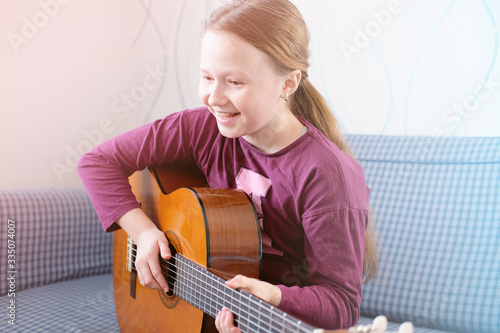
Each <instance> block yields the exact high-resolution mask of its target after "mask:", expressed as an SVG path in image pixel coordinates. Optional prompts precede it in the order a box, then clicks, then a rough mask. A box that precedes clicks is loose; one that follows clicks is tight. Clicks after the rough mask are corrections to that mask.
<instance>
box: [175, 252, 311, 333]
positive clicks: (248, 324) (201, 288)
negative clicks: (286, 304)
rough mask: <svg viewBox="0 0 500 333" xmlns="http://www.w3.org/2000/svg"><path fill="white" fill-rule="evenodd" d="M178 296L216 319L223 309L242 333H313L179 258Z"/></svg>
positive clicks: (270, 306) (282, 313)
mask: <svg viewBox="0 0 500 333" xmlns="http://www.w3.org/2000/svg"><path fill="white" fill-rule="evenodd" d="M176 265H177V282H175V293H176V295H177V296H178V297H180V298H182V299H183V300H185V301H186V302H188V303H190V304H191V305H193V306H195V307H197V308H198V309H201V310H203V312H205V313H207V314H209V315H210V316H212V317H215V316H216V315H217V313H218V312H219V311H220V310H221V309H222V307H226V308H228V309H229V310H230V311H231V312H233V313H234V315H235V322H236V325H237V326H238V327H239V328H240V330H241V331H242V332H245V333H248V332H255V333H264V332H266V333H267V332H269V333H285V332H286V333H288V332H295V333H312V332H314V328H313V327H311V326H309V325H306V324H304V323H302V322H301V321H299V320H296V319H295V318H293V317H291V316H289V315H287V314H286V313H285V312H283V311H281V310H279V309H278V308H276V307H274V306H272V305H270V304H268V303H266V302H264V301H262V300H261V299H259V298H257V297H255V296H253V295H251V294H249V293H247V292H245V291H242V290H233V289H231V288H229V287H228V286H226V284H225V281H224V280H223V279H221V278H220V277H218V276H216V275H215V274H213V273H211V272H209V271H207V270H205V269H204V268H203V267H200V266H199V265H197V264H195V263H192V262H191V261H189V260H188V259H186V258H184V257H182V256H181V255H178V254H177V255H176Z"/></svg>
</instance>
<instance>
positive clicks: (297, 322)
mask: <svg viewBox="0 0 500 333" xmlns="http://www.w3.org/2000/svg"><path fill="white" fill-rule="evenodd" d="M181 258H184V257H182V256H181ZM186 261H187V259H186ZM181 263H182V261H181ZM172 266H174V267H175V265H172ZM162 267H163V268H167V269H169V268H168V267H166V266H163V265H162ZM177 268H178V269H180V267H177ZM169 270H170V271H172V272H173V273H175V271H173V270H171V269H169ZM179 271H180V272H184V273H187V274H188V275H190V276H191V277H192V278H194V279H196V280H200V281H201V279H200V278H199V277H197V276H195V275H193V274H191V273H190V272H189V271H186V270H183V269H180V270H179ZM199 272H200V273H202V274H203V275H205V276H207V277H208V278H211V277H210V276H209V275H207V274H206V273H205V272H204V271H199ZM170 279H172V277H170ZM211 279H213V278H211ZM215 281H216V282H217V283H218V284H220V285H222V286H224V287H227V286H226V285H225V283H224V281H223V280H222V279H221V281H222V282H221V281H217V280H215ZM175 282H178V283H180V284H182V285H185V286H188V285H187V284H186V283H183V282H182V281H179V280H178V279H177V280H176V281H175ZM188 287H189V286H188ZM190 288H191V289H193V290H194V288H193V287H190ZM227 288H228V287H227ZM200 289H204V290H206V291H208V290H207V289H206V288H201V287H200ZM186 292H187V293H190V292H189V291H186ZM195 292H196V290H195ZM223 293H224V295H226V296H229V297H230V298H232V299H233V300H235V301H237V302H238V300H237V299H236V298H235V297H233V296H232V295H229V294H228V293H226V292H223ZM190 294H191V296H193V297H195V298H198V297H197V296H196V295H193V294H192V293H190ZM247 294H248V293H247ZM248 295H249V296H250V294H248ZM243 296H245V295H243ZM219 297H220V296H219ZM247 299H248V300H250V301H251V302H253V303H254V304H257V305H261V306H262V303H259V301H260V300H259V301H257V300H255V299H252V298H249V297H248V296H247ZM197 301H200V302H204V301H202V300H201V299H199V298H198V299H197ZM226 301H227V300H226ZM239 302H240V303H241V300H240V301H239ZM204 303H205V304H207V302H204ZM217 303H218V305H220V306H223V304H221V303H220V302H217ZM209 306H210V305H209ZM270 313H272V311H271V312H270ZM214 315H215V313H214ZM259 315H260V314H259ZM250 316H251V317H252V316H253V317H254V319H257V320H259V318H258V317H256V316H255V315H251V314H250ZM285 316H286V314H285ZM285 316H283V317H278V318H277V319H279V318H280V319H283V320H285V321H287V322H288V324H290V325H292V326H294V327H295V328H298V329H300V330H301V331H304V330H305V332H312V331H313V330H314V328H312V327H311V328H310V329H308V328H307V327H303V326H299V325H301V324H304V323H302V322H301V321H296V320H293V319H291V318H290V317H285ZM241 317H242V318H244V316H241ZM263 317H267V319H269V320H270V323H271V325H274V324H277V325H278V327H279V328H278V331H279V332H283V330H282V329H283V326H282V325H281V324H282V323H281V322H279V323H276V320H277V319H275V317H271V316H266V315H263ZM241 324H244V323H243V322H241ZM274 329H276V328H275V327H274Z"/></svg>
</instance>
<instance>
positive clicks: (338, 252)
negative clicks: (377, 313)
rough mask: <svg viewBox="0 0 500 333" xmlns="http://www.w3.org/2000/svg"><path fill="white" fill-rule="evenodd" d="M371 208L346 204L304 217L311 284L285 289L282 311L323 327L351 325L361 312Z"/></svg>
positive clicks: (282, 288)
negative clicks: (367, 228) (365, 249)
mask: <svg viewBox="0 0 500 333" xmlns="http://www.w3.org/2000/svg"><path fill="white" fill-rule="evenodd" d="M367 221H368V212H367V211H366V210H362V209H353V208H345V209H340V210H337V211H333V212H329V213H326V214H322V215H320V216H312V217H309V218H307V219H306V220H304V221H303V227H304V232H305V237H306V238H305V254H306V259H307V269H308V281H309V284H310V285H308V286H304V287H296V286H292V287H286V286H284V285H279V286H278V287H279V288H280V289H281V291H282V300H281V304H280V309H282V310H283V311H285V312H287V313H289V314H291V315H294V316H297V317H299V318H302V319H303V320H304V321H306V322H310V323H314V324H315V325H318V326H320V327H321V328H324V329H338V328H348V327H350V326H353V325H355V323H356V322H357V320H358V318H359V315H360V308H359V305H360V302H361V290H362V272H363V253H364V246H365V227H366V225H367Z"/></svg>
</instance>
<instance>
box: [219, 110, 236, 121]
mask: <svg viewBox="0 0 500 333" xmlns="http://www.w3.org/2000/svg"><path fill="white" fill-rule="evenodd" d="M237 115H239V113H231V112H217V116H218V117H219V118H220V119H223V120H226V119H231V118H234V117H236V116H237Z"/></svg>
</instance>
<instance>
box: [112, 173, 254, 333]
mask: <svg viewBox="0 0 500 333" xmlns="http://www.w3.org/2000/svg"><path fill="white" fill-rule="evenodd" d="M170 171H171V169H170V170H165V169H154V170H153V172H152V173H150V172H149V171H146V172H140V173H137V174H136V175H135V179H131V183H132V187H133V191H134V194H136V197H137V198H138V200H139V201H141V206H142V209H143V210H144V211H145V212H146V214H147V215H148V216H149V217H150V218H151V219H152V220H153V221H154V222H156V223H157V225H158V227H159V228H160V230H162V231H164V232H166V234H167V237H168V238H169V241H170V243H171V244H173V245H175V251H176V252H177V253H181V254H182V255H183V256H184V257H186V258H187V259H189V260H191V261H193V262H195V263H197V264H198V265H200V266H203V267H205V268H207V269H208V270H209V271H212V272H213V273H215V274H217V275H219V276H220V277H222V278H224V279H228V278H230V277H232V276H234V275H235V274H239V273H241V274H245V275H248V276H251V277H256V278H257V277H258V276H259V270H260V255H261V253H260V245H259V244H260V242H259V227H258V223H257V219H256V214H255V211H254V209H253V205H252V204H251V202H250V201H249V198H248V197H247V196H246V194H244V193H243V192H240V191H237V190H216V189H210V188H193V189H189V188H182V189H179V190H176V191H174V192H172V193H170V194H168V195H167V194H166V193H164V192H167V191H171V190H173V188H172V186H165V182H162V179H169V172H170ZM178 171H179V170H178V169H177V170H176V172H178ZM174 173H175V172H174ZM180 173H181V174H182V173H183V170H181V171H180ZM172 178H175V179H177V183H179V179H180V178H179V175H178V174H177V176H176V177H173V176H170V179H172ZM193 182H194V183H198V184H202V185H203V180H202V179H201V178H198V179H195V180H193V179H192V178H191V179H187V180H186V181H184V183H185V184H189V185H193ZM175 186H177V185H175ZM127 238H128V236H127V234H126V233H125V232H124V231H123V230H119V231H117V232H115V243H114V262H113V275H114V290H115V305H116V312H117V316H118V322H119V325H120V329H121V331H122V332H125V333H126V332H174V333H177V332H179V333H181V332H183V333H190V332H212V331H214V330H215V327H214V326H213V319H212V318H210V317H209V316H207V315H204V314H203V312H202V311H201V310H198V309H196V308H195V307H193V306H191V305H189V304H188V303H186V302H184V301H183V300H181V299H179V298H177V297H176V296H174V295H170V296H169V295H166V294H164V293H162V292H158V291H156V290H151V289H149V288H145V287H143V286H142V285H141V284H140V283H139V280H138V279H137V278H136V277H134V273H133V272H132V273H131V272H130V271H128V270H127V269H126V266H127ZM134 278H136V280H135V281H134ZM131 294H133V296H134V297H132V296H131Z"/></svg>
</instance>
